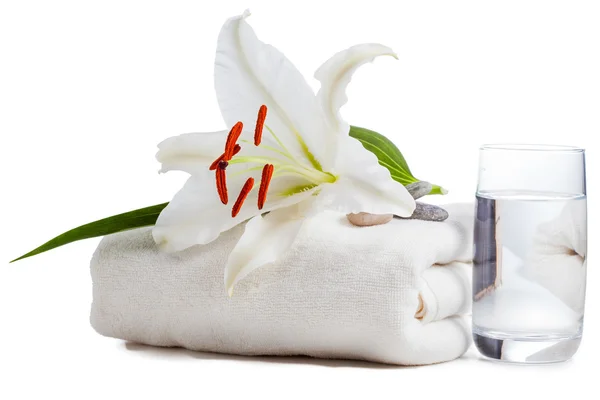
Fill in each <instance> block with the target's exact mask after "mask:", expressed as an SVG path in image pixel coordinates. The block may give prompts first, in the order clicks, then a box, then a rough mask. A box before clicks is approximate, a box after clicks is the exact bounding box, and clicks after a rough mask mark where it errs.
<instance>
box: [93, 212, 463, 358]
mask: <svg viewBox="0 0 600 400" xmlns="http://www.w3.org/2000/svg"><path fill="white" fill-rule="evenodd" d="M446 208H447V210H448V212H449V213H450V218H449V219H448V220H446V221H444V222H428V221H420V220H399V219H394V220H392V221H391V222H390V223H388V224H385V225H379V226H372V227H356V226H353V225H351V224H350V223H349V222H348V221H347V219H346V216H345V215H341V214H336V213H330V212H326V213H322V214H320V215H317V216H315V217H313V218H312V219H311V220H309V221H307V223H306V224H305V226H304V227H303V231H302V232H301V234H300V236H299V237H298V239H297V240H296V242H295V244H294V246H293V248H292V249H291V250H290V251H289V253H288V254H287V256H286V257H284V258H283V259H281V260H280V261H279V262H277V263H275V264H271V265H267V266H265V267H263V268H261V269H259V270H257V271H255V272H253V273H252V274H251V275H250V276H248V277H247V278H246V279H244V280H243V281H241V282H240V283H239V284H238V285H237V286H236V289H235V292H234V294H233V297H231V298H229V297H228V296H227V293H226V291H225V287H224V278H223V272H224V265H225V262H226V260H227V256H228V254H229V252H230V251H231V249H232V248H233V246H234V245H235V243H236V242H237V240H238V238H239V237H240V235H241V234H242V232H243V229H244V226H243V225H241V226H238V227H236V228H234V229H232V230H230V231H228V232H225V233H223V234H222V235H221V237H220V238H219V239H217V240H216V241H215V242H213V243H210V244H208V245H204V246H195V247H193V248H190V249H188V250H185V251H183V252H180V253H176V254H165V253H161V252H160V251H159V250H158V249H157V248H156V246H155V244H154V241H153V239H152V235H151V231H150V229H149V228H146V229H138V230H132V231H127V232H122V233H119V234H115V235H111V236H107V237H106V238H104V239H103V240H102V242H101V243H100V245H99V247H98V249H97V250H96V252H95V254H94V257H93V259H92V263H91V269H92V278H93V284H94V301H93V305H92V314H91V322H92V325H93V327H94V329H96V331H98V332H99V333H100V334H102V335H105V336H111V337H115V338H120V339H124V340H130V341H134V342H139V343H145V344H149V345H155V346H169V347H174V346H178V347H185V348H188V349H192V350H201V351H211V352H220V353H230V354H243V355H308V356H314V357H323V358H347V359H361V360H370V361H376V362H383V363H390V364H402V365H419V364H430V363H437V362H442V361H448V360H452V359H454V358H457V357H460V356H461V355H462V354H463V353H464V352H465V351H466V350H467V348H468V347H469V345H470V342H471V339H470V337H471V333H470V328H469V326H468V324H466V323H465V320H464V316H463V314H466V313H468V312H470V309H471V283H470V279H471V266H470V264H469V262H470V260H471V256H472V254H471V253H472V245H471V243H472V220H473V206H472V205H466V204H455V205H450V206H447V207H446Z"/></svg>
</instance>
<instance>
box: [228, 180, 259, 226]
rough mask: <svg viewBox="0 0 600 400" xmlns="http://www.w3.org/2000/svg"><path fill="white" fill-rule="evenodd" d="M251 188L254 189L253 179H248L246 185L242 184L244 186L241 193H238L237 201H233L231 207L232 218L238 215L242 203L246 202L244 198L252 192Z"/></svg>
mask: <svg viewBox="0 0 600 400" xmlns="http://www.w3.org/2000/svg"><path fill="white" fill-rule="evenodd" d="M253 187H254V178H248V180H247V181H246V183H244V186H243V187H242V191H241V192H240V194H239V196H238V198H237V200H236V201H235V204H234V205H233V209H232V210H231V217H232V218H235V217H236V216H237V215H238V214H239V213H240V210H241V209H242V205H244V201H245V200H246V197H248V194H249V193H250V191H251V190H252V188H253Z"/></svg>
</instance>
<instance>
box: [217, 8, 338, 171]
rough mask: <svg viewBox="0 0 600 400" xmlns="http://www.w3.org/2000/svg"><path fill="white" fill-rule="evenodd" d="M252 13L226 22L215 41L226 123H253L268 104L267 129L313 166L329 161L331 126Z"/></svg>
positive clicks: (302, 79) (218, 83)
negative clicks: (260, 34)
mask: <svg viewBox="0 0 600 400" xmlns="http://www.w3.org/2000/svg"><path fill="white" fill-rule="evenodd" d="M248 15H249V13H248V12H246V13H244V14H243V15H241V16H238V17H234V18H231V19H229V20H228V21H227V22H225V24H224V25H223V28H222V29H221V33H220V34H219V39H218V43H217V54H216V59H215V89H216V92H217V99H218V102H219V107H220V108H221V113H222V115H223V118H224V120H225V123H226V124H227V125H228V126H231V125H233V124H234V123H235V122H237V121H242V122H243V123H244V126H246V127H253V126H254V124H255V123H256V120H257V113H258V110H259V108H260V106H261V105H263V104H264V105H266V106H267V109H268V113H267V118H266V121H265V125H266V127H267V129H266V130H265V135H267V134H268V133H267V131H268V130H270V131H272V132H273V133H274V134H275V135H277V137H278V138H279V139H280V140H281V142H282V143H283V144H284V145H285V147H286V148H287V149H288V150H289V151H290V152H291V153H292V154H294V156H295V157H304V159H305V160H306V161H307V162H310V163H311V164H312V165H313V166H315V167H316V166H317V165H320V166H325V165H329V164H330V163H329V162H328V161H329V160H330V157H329V155H330V154H332V152H331V151H330V150H332V149H328V148H327V146H323V143H322V142H323V141H322V137H323V135H325V134H326V133H327V129H328V126H327V123H326V121H325V119H324V117H323V115H322V111H321V109H320V106H319V104H318V103H317V100H316V97H315V94H314V92H313V91H312V89H311V88H310V86H309V85H308V83H307V82H306V81H305V79H304V77H303V76H302V74H300V72H299V71H298V70H297V69H296V67H294V65H293V64H292V63H291V62H290V61H289V60H288V59H287V58H286V57H285V56H284V55H283V54H282V53H281V52H279V50H277V49H276V48H275V47H273V46H270V45H267V44H265V43H263V42H261V41H260V40H259V39H258V38H257V37H256V34H255V33H254V30H253V29H252V27H250V25H248V23H246V21H245V19H246V17H247V16H248Z"/></svg>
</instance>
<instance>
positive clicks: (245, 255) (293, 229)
mask: <svg viewBox="0 0 600 400" xmlns="http://www.w3.org/2000/svg"><path fill="white" fill-rule="evenodd" d="M308 202H309V203H310V200H308ZM305 209H306V207H305V206H304V205H303V204H302V203H300V204H296V205H293V206H290V207H286V208H280V209H278V210H275V211H271V212H270V213H269V214H266V215H265V216H261V215H258V216H256V217H254V218H252V219H251V220H250V221H248V223H247V224H246V228H245V230H244V234H243V235H242V237H241V238H240V240H239V241H238V243H237V244H236V246H235V248H234V249H233V251H232V252H231V254H230V255H229V259H228V261H227V266H226V267H225V288H226V289H227V293H228V294H229V296H231V295H232V294H233V287H234V286H235V285H236V284H237V283H238V282H239V281H240V280H242V279H244V278H245V277H246V276H248V274H250V273H251V272H252V271H254V270H256V269H257V268H260V267H262V266H264V265H266V264H269V263H272V262H274V261H276V260H278V259H281V257H282V256H283V255H284V254H285V253H286V252H287V251H288V250H289V248H290V247H291V246H292V244H293V243H294V240H295V239H296V236H298V233H299V232H300V229H301V228H302V225H303V223H304V221H305V218H304V212H303V210H305Z"/></svg>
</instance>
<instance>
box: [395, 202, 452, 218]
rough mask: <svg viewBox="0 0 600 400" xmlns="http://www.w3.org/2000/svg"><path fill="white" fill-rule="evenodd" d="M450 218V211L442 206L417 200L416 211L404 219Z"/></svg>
mask: <svg viewBox="0 0 600 400" xmlns="http://www.w3.org/2000/svg"><path fill="white" fill-rule="evenodd" d="M446 218H448V211H446V210H444V209H443V208H442V207H439V206H434V205H433V204H426V203H421V202H419V201H417V207H416V208H415V212H413V214H412V215H411V216H410V217H406V218H403V219H420V220H423V221H444V220H446Z"/></svg>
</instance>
